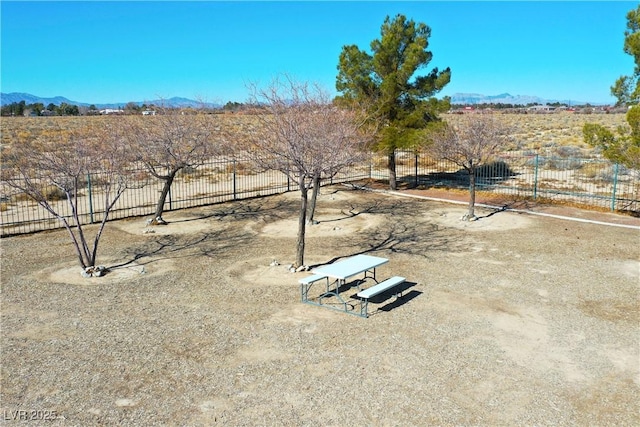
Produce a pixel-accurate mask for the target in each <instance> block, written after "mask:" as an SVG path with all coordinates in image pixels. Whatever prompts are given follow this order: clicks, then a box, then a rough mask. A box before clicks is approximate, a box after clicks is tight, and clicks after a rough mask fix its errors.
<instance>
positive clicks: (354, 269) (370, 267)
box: [299, 255, 389, 314]
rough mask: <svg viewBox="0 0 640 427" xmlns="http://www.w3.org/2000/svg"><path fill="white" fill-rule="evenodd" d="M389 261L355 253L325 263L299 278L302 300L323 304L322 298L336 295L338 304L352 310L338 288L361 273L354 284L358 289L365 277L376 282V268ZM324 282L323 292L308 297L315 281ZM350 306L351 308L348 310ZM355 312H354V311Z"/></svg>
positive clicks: (346, 309) (343, 308)
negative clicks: (331, 262) (314, 297)
mask: <svg viewBox="0 0 640 427" xmlns="http://www.w3.org/2000/svg"><path fill="white" fill-rule="evenodd" d="M387 262H389V260H388V259H387V258H381V257H376V256H371V255H355V256H352V257H350V258H346V259H343V260H341V261H338V262H335V263H333V264H325V265H322V266H320V267H317V268H314V269H313V270H311V272H312V273H313V275H312V276H308V277H305V278H303V279H300V280H299V283H300V292H301V296H302V301H303V302H305V303H309V304H316V305H324V304H323V303H322V301H323V299H325V298H328V297H336V298H337V300H338V304H339V306H341V307H342V308H341V309H342V310H344V311H346V312H347V313H348V312H350V311H353V307H350V305H349V304H348V303H347V302H346V301H345V300H344V299H343V298H342V296H341V295H340V288H341V287H343V286H345V285H346V284H347V280H348V279H350V278H352V277H355V276H358V275H360V274H363V277H362V278H360V279H358V280H357V281H356V282H355V286H356V287H357V288H358V290H360V285H361V284H362V283H364V282H365V281H366V280H367V279H373V280H374V281H375V282H376V283H377V280H376V268H377V267H379V266H381V265H383V264H386V263H387ZM321 281H324V282H325V286H326V289H325V292H323V293H322V294H321V295H320V296H319V297H318V299H317V301H316V300H313V299H311V298H309V290H310V289H311V287H312V286H313V285H314V283H317V282H321ZM349 308H351V310H349ZM354 314H355V313H354Z"/></svg>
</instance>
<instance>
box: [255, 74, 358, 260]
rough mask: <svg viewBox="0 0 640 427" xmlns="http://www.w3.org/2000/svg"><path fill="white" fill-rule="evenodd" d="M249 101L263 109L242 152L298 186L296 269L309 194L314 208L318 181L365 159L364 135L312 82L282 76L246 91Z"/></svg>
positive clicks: (348, 114) (353, 116)
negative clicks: (267, 83) (310, 191)
mask: <svg viewBox="0 0 640 427" xmlns="http://www.w3.org/2000/svg"><path fill="white" fill-rule="evenodd" d="M251 91H252V98H253V99H252V101H253V103H254V104H255V105H256V106H259V107H260V108H262V110H263V114H260V115H258V116H257V117H258V119H259V121H260V127H259V128H258V129H256V131H255V132H251V133H249V135H248V136H249V141H248V144H247V146H246V147H245V150H246V152H247V153H249V155H250V156H251V158H252V159H253V160H254V162H255V163H256V164H257V165H258V166H259V167H261V168H264V169H268V170H278V171H281V172H283V173H284V174H286V175H287V176H288V177H289V178H290V179H291V180H293V181H295V182H297V183H298V188H299V189H300V210H299V217H298V241H297V246H296V262H295V265H296V266H298V267H300V266H303V265H304V246H305V233H306V225H307V214H308V191H309V189H310V187H311V186H313V189H314V194H315V196H314V198H313V199H312V200H313V205H315V197H317V192H318V191H319V188H320V181H321V179H323V178H327V177H331V176H334V175H335V174H336V173H338V172H339V171H340V170H342V169H344V168H345V167H347V166H350V165H353V164H355V163H357V162H358V161H359V160H361V159H362V158H363V156H364V155H365V152H366V151H365V150H364V148H365V145H366V142H367V140H368V138H367V135H366V134H365V133H363V132H361V127H360V125H359V123H358V121H357V117H358V116H357V115H356V114H355V112H354V111H350V110H345V109H340V108H339V107H337V106H335V105H334V104H333V103H332V102H331V99H330V97H329V95H328V94H327V92H326V91H324V90H323V89H322V88H321V87H320V86H318V85H317V84H309V83H299V82H296V81H294V80H292V79H291V78H288V77H286V78H285V79H284V80H278V79H276V80H274V81H273V82H272V83H271V85H270V86H269V87H268V88H267V89H263V90H261V89H258V88H257V87H256V86H255V85H254V86H252V87H251Z"/></svg>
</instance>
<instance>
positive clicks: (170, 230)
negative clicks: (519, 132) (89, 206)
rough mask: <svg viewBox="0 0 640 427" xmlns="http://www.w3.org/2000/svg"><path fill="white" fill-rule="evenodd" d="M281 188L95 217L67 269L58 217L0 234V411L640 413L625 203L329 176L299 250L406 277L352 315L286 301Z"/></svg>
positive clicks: (68, 249)
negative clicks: (549, 210)
mask: <svg viewBox="0 0 640 427" xmlns="http://www.w3.org/2000/svg"><path fill="white" fill-rule="evenodd" d="M297 202H298V194H297V193H295V192H294V193H289V194H285V195H281V196H274V197H269V198H261V199H253V200H245V201H239V202H234V203H227V204H220V205H214V206H209V207H204V208H198V209H191V210H185V211H179V212H170V213H168V214H166V215H165V219H166V220H168V221H169V222H170V224H169V225H167V226H156V227H153V228H152V229H151V230H150V229H149V227H147V226H146V224H145V221H144V219H143V218H138V219H131V220H122V221H114V222H111V223H109V224H108V226H107V229H106V231H105V234H104V237H103V240H102V242H101V245H100V253H99V256H98V258H99V260H100V262H101V263H102V264H104V265H106V266H107V267H108V268H109V272H108V274H107V275H105V276H104V277H100V278H91V279H87V278H82V277H81V276H80V269H79V267H78V266H77V264H76V261H75V259H74V255H73V249H72V246H71V244H70V242H69V238H68V236H67V234H66V232H64V231H55V232H45V233H38V234H33V235H27V236H16V237H11V238H5V239H2V241H1V244H2V266H1V268H2V269H1V272H2V293H1V308H2V317H1V323H0V326H1V330H2V334H1V338H0V343H1V356H2V368H1V369H2V371H1V382H2V390H1V392H0V393H1V394H0V406H1V407H0V409H2V411H3V413H2V421H3V422H6V423H12V420H20V419H35V420H43V421H42V423H43V424H46V425H74V426H75V425H77V426H86V425H114V424H118V425H163V426H166V425H181V426H184V425H189V426H199V425H215V424H219V425H229V426H241V425H247V426H256V425H265V426H267V425H268V426H271V425H278V426H281V425H296V426H298V425H308V426H344V425H402V426H406V425H416V426H417V425H420V426H423V425H439V426H442V425H445V426H448V425H452V426H453V425H455V426H459V425H486V426H498V425H499V426H512V425H554V426H563V425H566V426H569V425H570V426H575V425H585V426H586V425H590V426H591V425H601V426H604V425H638V424H639V423H640V412H639V409H638V403H637V402H638V401H639V399H640V368H639V361H640V333H639V332H640V330H639V326H640V322H639V321H640V308H639V300H640V299H639V297H640V281H639V279H640V245H639V244H638V243H640V239H639V238H640V228H639V227H640V220H638V219H637V218H631V217H624V220H623V221H616V220H615V218H620V217H619V216H611V215H610V214H601V215H600V216H599V219H601V220H602V221H601V222H613V223H615V222H617V223H618V224H617V226H609V225H604V224H600V223H591V222H575V221H569V220H566V219H559V218H554V217H548V216H536V215H530V214H526V213H522V212H509V211H494V210H491V209H479V210H478V212H477V213H478V215H479V217H480V219H479V220H478V221H475V222H461V221H460V220H459V219H460V217H462V215H463V214H464V213H465V212H466V208H465V207H464V206H462V205H455V204H448V203H442V202H439V201H435V200H424V199H419V198H414V197H401V196H394V195H390V194H385V193H376V192H365V191H357V190H353V189H349V188H347V187H333V188H327V189H323V193H322V194H321V196H320V200H319V202H318V209H319V211H318V215H317V219H318V220H319V224H317V225H315V226H312V227H311V228H310V229H309V230H308V234H307V247H306V263H307V264H309V265H320V264H324V263H327V262H330V261H332V260H336V259H340V258H342V257H348V256H351V255H354V254H358V253H366V254H370V255H375V256H382V257H386V258H389V263H388V264H385V265H384V266H382V267H380V268H379V270H378V277H388V276H392V275H401V276H404V277H406V278H407V285H408V288H407V289H406V291H405V293H404V297H403V298H402V299H399V300H395V299H394V298H393V297H389V298H387V299H384V300H375V301H374V303H373V304H371V305H370V310H371V311H372V315H371V317H369V318H367V319H364V318H360V317H357V316H351V315H348V314H346V313H344V312H340V311H335V310H330V309H328V308H325V307H317V306H313V305H307V304H303V303H301V302H300V288H299V286H298V283H297V281H298V279H299V278H301V277H304V276H305V275H307V274H309V273H307V272H300V273H291V272H289V271H288V269H286V268H285V266H286V265H287V264H289V263H291V262H293V260H294V257H295V242H296V227H297V222H296V215H297V208H298V205H297ZM565 213H566V212H565ZM594 215H595V214H594ZM582 217H583V219H584V217H585V215H582ZM588 219H589V220H591V219H596V220H598V219H597V218H588ZM621 225H625V226H626V227H622V226H621ZM629 226H631V227H629ZM634 226H635V228H633V227H634ZM145 231H146V232H145ZM274 261H276V262H274ZM276 264H277V265H276ZM354 294H355V290H347V291H345V297H347V298H351V299H352V301H353V303H354V304H356V303H357V301H355V300H353V298H352V297H353V295H354ZM47 417H48V418H55V420H52V421H44V418H47ZM33 425H37V424H33Z"/></svg>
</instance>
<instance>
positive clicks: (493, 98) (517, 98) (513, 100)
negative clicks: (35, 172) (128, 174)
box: [0, 92, 602, 109]
mask: <svg viewBox="0 0 640 427" xmlns="http://www.w3.org/2000/svg"><path fill="white" fill-rule="evenodd" d="M20 101H25V103H27V104H35V103H38V102H40V103H42V104H44V105H45V106H47V105H49V104H54V105H60V104H62V103H63V102H64V103H67V104H70V105H77V106H79V107H82V106H84V107H89V106H90V105H95V106H96V108H99V109H103V108H121V107H124V106H125V105H127V104H128V103H129V102H133V103H134V104H136V105H143V104H147V105H150V104H154V105H164V106H166V107H171V108H180V107H194V108H198V107H202V106H203V105H204V106H205V107H207V108H220V107H222V106H221V105H219V104H211V103H204V104H203V103H202V102H200V101H195V100H193V99H187V98H180V97H173V98H169V99H155V100H151V101H123V102H116V103H99V102H91V103H89V102H78V101H72V100H70V99H67V98H65V97H64V96H56V97H53V98H43V97H40V96H36V95H31V94H29V93H19V92H12V93H0V105H8V104H12V103H14V102H20ZM554 102H560V103H562V104H567V105H585V104H587V103H588V102H583V101H575V100H557V99H543V98H540V97H538V96H531V95H511V94H509V93H501V94H499V95H482V94H479V93H456V94H453V95H451V103H452V104H464V105H476V104H513V105H527V104H542V105H544V104H549V103H554ZM591 104H592V105H601V104H602V103H594V102H591Z"/></svg>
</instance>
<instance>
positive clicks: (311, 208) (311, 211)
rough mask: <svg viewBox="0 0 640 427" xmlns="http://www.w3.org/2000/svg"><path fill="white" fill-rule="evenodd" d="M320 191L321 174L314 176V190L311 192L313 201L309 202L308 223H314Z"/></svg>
mask: <svg viewBox="0 0 640 427" xmlns="http://www.w3.org/2000/svg"><path fill="white" fill-rule="evenodd" d="M318 193H320V176H319V175H315V176H314V177H313V191H312V192H311V202H310V203H309V214H308V215H307V223H308V224H313V216H314V215H315V213H316V201H317V200H318Z"/></svg>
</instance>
